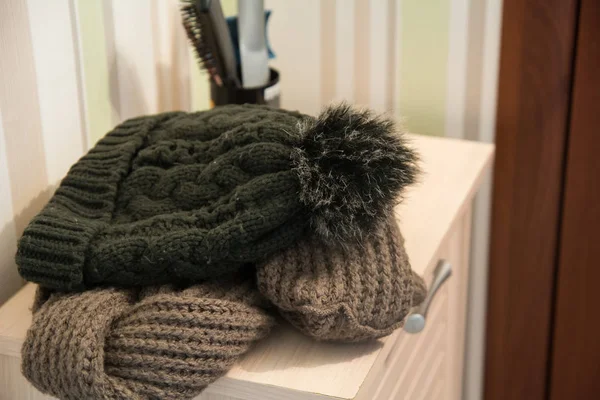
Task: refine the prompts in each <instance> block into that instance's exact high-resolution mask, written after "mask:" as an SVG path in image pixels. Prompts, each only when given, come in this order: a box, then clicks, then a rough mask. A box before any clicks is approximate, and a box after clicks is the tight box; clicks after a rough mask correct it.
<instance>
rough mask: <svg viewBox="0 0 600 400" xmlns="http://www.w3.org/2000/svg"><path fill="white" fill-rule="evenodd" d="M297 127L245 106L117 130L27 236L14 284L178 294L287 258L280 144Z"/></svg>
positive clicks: (290, 190) (283, 146)
mask: <svg viewBox="0 0 600 400" xmlns="http://www.w3.org/2000/svg"><path fill="white" fill-rule="evenodd" d="M301 118H308V117H306V116H302V115H301V114H298V113H294V112H288V111H281V110H273V109H268V108H266V107H261V106H249V105H246V106H228V107H221V108H217V109H214V110H210V111H206V112H201V113H194V114H187V113H167V114H161V115H157V116H150V117H140V118H136V119H132V120H129V121H126V122H125V123H123V124H122V125H120V126H118V127H117V128H115V129H114V130H113V131H112V132H110V133H109V134H108V135H107V136H106V137H104V138H103V139H102V140H100V141H99V142H98V144H97V145H96V146H95V147H94V148H93V149H92V150H91V151H90V152H89V153H88V154H87V155H86V156H84V157H83V158H82V159H81V160H79V161H78V162H77V163H76V164H75V165H74V166H73V167H72V168H71V169H70V171H69V173H68V175H67V176H66V178H65V179H64V180H63V181H62V182H61V185H60V187H59V188H58V190H57V191H56V193H55V195H54V196H53V197H52V199H51V200H50V202H49V203H48V205H47V206H46V207H45V208H44V210H42V212H41V213H40V214H39V215H37V216H36V217H35V218H34V219H33V221H32V222H31V223H30V225H29V226H28V227H27V229H26V230H25V232H24V234H23V237H22V238H21V239H20V241H19V247H18V253H17V257H16V260H17V263H18V265H19V272H20V273H21V275H22V276H23V277H24V278H25V279H27V280H29V281H33V282H36V283H39V284H41V285H43V286H46V287H50V288H54V289H58V290H79V289H85V288H89V287H94V286H97V285H98V284H101V283H102V284H116V285H137V286H142V285H152V284H163V283H170V282H177V281H184V282H188V281H198V280H200V279H203V278H206V277H212V276H216V275H220V274H223V273H226V272H230V271H232V270H234V269H237V268H238V267H240V266H241V265H242V264H243V263H247V262H252V261H256V260H257V259H260V258H262V257H264V256H266V255H268V254H271V253H273V252H274V251H276V250H279V249H281V248H284V247H286V246H288V245H289V244H291V243H293V241H294V240H295V239H296V238H297V237H298V236H299V235H301V234H302V232H303V231H304V229H305V227H306V225H307V222H306V218H305V217H304V216H303V213H302V212H301V211H302V209H301V204H300V200H299V199H298V195H297V193H298V190H299V189H298V181H297V178H296V177H295V176H294V175H293V172H292V171H291V165H290V163H291V160H290V158H291V146H290V143H291V142H292V141H294V140H297V138H293V137H292V136H291V135H289V133H288V132H289V131H290V130H291V129H293V128H294V126H295V125H296V124H297V122H298V121H299V120H300V119H301Z"/></svg>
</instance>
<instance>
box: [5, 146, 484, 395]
mask: <svg viewBox="0 0 600 400" xmlns="http://www.w3.org/2000/svg"><path fill="white" fill-rule="evenodd" d="M413 144H414V146H415V147H416V148H418V150H419V152H420V154H421V158H422V166H423V169H424V174H423V176H422V177H421V182H420V183H419V184H417V185H415V186H414V187H413V188H411V189H410V190H409V191H408V192H407V193H406V195H405V199H404V202H403V203H402V204H401V205H399V206H398V207H397V208H396V210H395V211H396V214H397V217H398V222H399V224H400V227H401V230H402V233H403V235H404V237H405V239H406V248H407V252H408V255H409V257H410V260H411V264H412V266H413V269H414V270H415V271H416V272H418V273H419V274H421V275H423V276H424V277H425V279H426V281H427V282H428V283H429V282H431V276H432V273H433V269H434V268H435V265H436V264H437V261H438V260H439V259H446V260H448V261H449V262H450V263H451V264H452V268H453V275H452V277H451V278H450V279H449V280H448V281H447V282H446V283H445V284H444V285H443V286H442V288H441V289H440V291H439V292H438V293H437V295H436V296H435V298H434V300H433V303H432V305H431V308H430V309H429V313H428V316H427V325H426V327H425V329H424V330H423V331H422V332H421V333H419V334H416V335H411V334H408V333H406V332H404V331H402V330H397V331H396V332H394V333H393V334H392V335H390V336H388V337H386V338H383V339H381V340H378V341H375V342H371V343H362V344H331V343H320V342H316V341H313V340H311V339H309V338H306V337H304V336H302V335H301V334H299V333H297V332H295V331H293V330H292V329H290V328H289V327H285V326H283V327H279V328H278V329H276V330H275V331H274V332H273V334H272V335H271V336H270V337H269V338H268V339H267V340H265V341H263V342H261V343H259V344H258V345H257V346H256V347H255V348H254V349H253V350H252V351H251V352H250V353H249V354H248V355H247V356H246V357H245V358H244V359H242V360H241V361H240V362H239V363H238V364H237V365H236V366H234V368H232V369H231V370H230V371H229V373H228V374H227V375H226V376H225V377H223V378H222V379H220V380H218V381H217V382H215V383H213V384H212V385H210V386H209V387H208V389H207V390H206V391H205V392H204V393H203V394H202V395H201V396H200V397H199V399H202V400H242V399H244V400H246V399H247V400H282V399H290V400H294V399H295V400H305V399H306V400H308V399H310V400H316V399H320V400H335V399H357V400H379V399H382V400H387V399H410V400H420V399H443V400H460V399H461V388H462V372H463V358H464V357H463V355H464V338H465V316H466V301H467V297H466V296H467V282H468V274H469V244H470V230H471V207H472V199H473V196H474V194H475V193H476V190H477V188H478V186H479V183H480V180H481V177H482V174H483V172H484V170H485V169H486V168H487V167H488V166H489V164H490V161H491V158H492V153H493V146H491V145H487V144H480V143H473V142H466V141H460V140H454V139H443V138H433V137H425V136H414V137H413ZM34 291H35V288H34V286H33V285H31V284H28V285H26V286H25V287H24V288H23V289H22V290H21V291H20V292H19V293H17V294H16V295H15V297H13V298H12V299H11V300H10V301H8V302H7V303H6V304H5V305H4V306H3V307H2V308H0V400H4V399H7V400H9V399H10V400H20V399H31V400H40V399H46V398H50V397H47V396H43V395H42V394H40V393H39V392H37V391H36V390H35V389H34V388H33V387H31V386H30V385H29V384H28V383H27V381H26V380H25V379H24V378H23V377H22V376H21V375H20V358H19V357H20V355H19V352H20V347H21V344H22V341H23V338H24V335H25V332H26V330H27V328H28V326H29V324H30V323H31V313H30V311H29V307H30V305H31V303H32V299H33V293H34Z"/></svg>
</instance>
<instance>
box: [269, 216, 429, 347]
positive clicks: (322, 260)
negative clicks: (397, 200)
mask: <svg viewBox="0 0 600 400" xmlns="http://www.w3.org/2000/svg"><path fill="white" fill-rule="evenodd" d="M257 276H258V279H257V282H258V287H259V290H260V291H261V293H262V294H263V295H264V296H265V297H267V298H268V299H269V300H271V302H272V303H273V304H274V305H275V306H276V307H277V308H278V309H279V311H280V313H281V315H282V316H283V317H284V318H285V319H287V320H288V321H289V322H290V323H291V324H292V325H294V326H296V327H297V328H298V329H299V330H300V331H302V332H303V333H305V334H306V335H308V336H311V337H313V338H316V339H319V340H331V341H350V342H352V341H361V340H367V339H372V338H378V337H381V336H386V335H389V334H390V333H392V331H394V330H395V329H397V328H399V327H400V326H402V324H403V320H404V317H405V316H406V315H407V314H408V313H409V312H410V309H411V307H413V306H415V305H418V304H420V303H421V302H422V301H423V300H424V298H425V294H426V287H425V284H424V282H423V279H422V278H421V277H419V276H418V275H416V274H415V273H414V272H413V271H412V270H411V268H410V263H409V260H408V256H407V254H406V251H405V249H404V239H403V238H402V235H401V234H400V230H399V229H398V226H397V224H396V221H395V220H394V219H393V217H390V218H389V219H388V220H387V223H385V224H382V226H381V227H380V229H379V230H377V232H376V233H374V234H373V235H371V236H370V237H368V238H366V239H365V241H364V243H363V244H362V246H351V247H345V246H339V245H338V246H336V245H331V244H327V243H325V242H323V241H322V240H319V239H317V238H315V237H314V236H312V237H310V238H307V239H304V240H301V241H299V242H298V243H297V244H295V245H293V246H291V247H290V248H288V249H286V250H284V251H282V252H280V253H278V254H277V255H275V256H274V257H272V258H271V259H270V260H269V261H267V262H265V263H262V264H260V265H259V267H258V271H257Z"/></svg>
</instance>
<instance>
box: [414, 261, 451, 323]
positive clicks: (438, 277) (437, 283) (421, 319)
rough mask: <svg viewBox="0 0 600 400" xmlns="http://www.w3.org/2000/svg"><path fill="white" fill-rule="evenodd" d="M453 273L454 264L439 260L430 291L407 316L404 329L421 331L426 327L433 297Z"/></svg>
mask: <svg viewBox="0 0 600 400" xmlns="http://www.w3.org/2000/svg"><path fill="white" fill-rule="evenodd" d="M450 275H452V266H451V265H450V263H449V262H448V261H446V260H440V261H438V263H437V265H436V266H435V270H434V272H433V280H432V281H431V285H430V286H429V291H428V292H427V296H426V297H425V300H424V301H423V303H421V304H420V305H419V306H418V307H415V308H414V309H413V312H412V313H410V315H409V316H408V317H406V321H405V322H404V330H405V331H406V332H408V333H419V332H421V331H422V330H423V329H424V328H425V318H426V317H427V311H428V310H429V306H430V305H431V302H432V301H433V297H434V296H435V294H436V293H437V291H438V290H439V289H440V287H441V286H442V284H443V283H444V282H446V280H447V279H448V278H450Z"/></svg>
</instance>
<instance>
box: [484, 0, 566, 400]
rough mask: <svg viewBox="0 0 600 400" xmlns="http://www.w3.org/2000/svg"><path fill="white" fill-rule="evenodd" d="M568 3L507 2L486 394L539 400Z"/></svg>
mask: <svg viewBox="0 0 600 400" xmlns="http://www.w3.org/2000/svg"><path fill="white" fill-rule="evenodd" d="M576 3H577V2H576V1H575V0H551V1H548V0H527V1H523V0H506V1H505V2H504V15H503V27H502V44H501V56H500V79H499V85H498V86H499V92H498V112H497V119H496V120H497V131H496V148H497V154H496V164H495V171H494V189H493V210H492V232H491V249H490V271H489V300H488V301H489V302H488V317H487V343H486V373H485V389H484V391H485V399H486V400H496V399H498V400H500V399H515V400H518V399H528V400H537V399H545V398H546V383H547V375H548V371H547V369H548V361H549V357H548V349H549V332H550V327H551V325H550V323H551V312H552V309H551V307H552V298H553V286H554V275H555V270H556V254H557V240H558V229H559V211H560V200H561V186H562V179H563V162H564V149H565V136H566V131H567V126H568V112H569V100H570V91H571V74H572V68H571V64H572V57H573V40H574V29H575V20H576Z"/></svg>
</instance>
